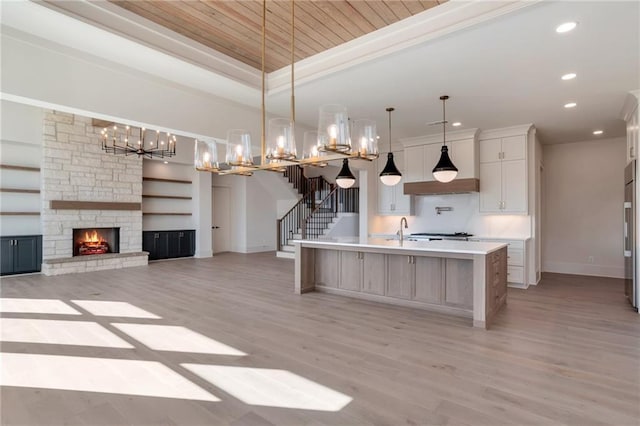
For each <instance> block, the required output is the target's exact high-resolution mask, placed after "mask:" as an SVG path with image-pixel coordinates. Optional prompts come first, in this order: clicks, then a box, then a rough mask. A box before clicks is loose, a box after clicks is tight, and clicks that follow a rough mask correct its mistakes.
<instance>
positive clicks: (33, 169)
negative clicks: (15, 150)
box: [0, 164, 40, 172]
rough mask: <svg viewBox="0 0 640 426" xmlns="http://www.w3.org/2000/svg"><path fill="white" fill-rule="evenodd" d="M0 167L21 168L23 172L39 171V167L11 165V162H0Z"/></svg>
mask: <svg viewBox="0 0 640 426" xmlns="http://www.w3.org/2000/svg"><path fill="white" fill-rule="evenodd" d="M0 169H5V170H21V171H23V172H39V171H40V167H28V166H13V165H11V164H0Z"/></svg>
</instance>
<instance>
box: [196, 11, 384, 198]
mask: <svg viewBox="0 0 640 426" xmlns="http://www.w3.org/2000/svg"><path fill="white" fill-rule="evenodd" d="M266 15H267V3H266V0H263V2H262V87H261V89H262V105H261V112H262V123H261V125H262V126H261V127H262V134H261V144H260V146H261V161H260V164H255V163H254V162H253V157H252V155H251V135H250V133H249V132H248V131H246V130H241V129H236V130H231V131H229V133H228V135H227V142H226V156H225V162H220V160H219V158H218V150H217V148H216V144H215V142H207V141H202V140H196V144H195V166H196V169H197V170H200V171H208V172H212V173H216V174H218V175H244V176H251V175H252V174H253V172H255V171H260V170H268V171H276V172H282V171H284V170H285V168H286V166H293V165H300V166H318V167H324V166H326V165H327V164H328V162H331V161H343V168H342V171H341V172H340V174H339V177H340V178H341V177H343V176H342V175H345V176H347V174H345V173H346V172H347V171H348V175H350V176H348V177H347V180H345V182H346V181H348V180H350V177H351V176H352V175H351V172H350V171H349V170H348V168H349V165H348V160H349V159H360V160H367V161H372V160H374V159H376V158H378V135H377V132H376V124H375V122H374V121H372V120H364V119H363V120H355V122H354V123H353V129H352V126H351V122H350V120H349V117H348V114H347V109H346V107H344V106H341V105H323V106H321V107H320V114H319V119H318V130H317V132H306V133H305V138H304V146H303V152H302V155H301V156H298V155H297V151H296V143H295V131H294V130H295V96H294V69H295V66H294V65H295V60H294V50H295V39H294V34H295V2H294V0H291V114H290V117H289V118H274V119H271V120H269V126H268V131H267V125H266V120H265V116H266V111H265V86H266V85H265V52H266V50H265V42H266ZM352 133H353V137H354V139H353V140H355V141H356V146H355V147H354V146H352V137H351V136H352ZM341 180H342V179H339V181H341ZM353 180H354V181H355V178H354V179H353ZM350 183H351V184H353V183H352V182H350ZM339 185H340V183H339ZM340 186H342V185H340Z"/></svg>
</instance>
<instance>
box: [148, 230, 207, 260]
mask: <svg viewBox="0 0 640 426" xmlns="http://www.w3.org/2000/svg"><path fill="white" fill-rule="evenodd" d="M142 250H144V251H147V252H149V260H158V259H172V258H175V257H188V256H193V255H194V254H195V252H196V231H195V230H192V229H190V230H182V231H143V232H142Z"/></svg>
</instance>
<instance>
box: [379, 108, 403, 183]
mask: <svg viewBox="0 0 640 426" xmlns="http://www.w3.org/2000/svg"><path fill="white" fill-rule="evenodd" d="M394 110H395V108H392V107H389V108H387V112H388V113H389V153H388V154H387V164H386V166H384V169H383V170H382V171H381V172H380V181H381V182H382V183H383V184H385V185H387V186H394V185H397V184H398V182H400V179H402V173H400V170H398V168H397V167H396V164H395V163H394V162H393V152H391V112H392V111H394Z"/></svg>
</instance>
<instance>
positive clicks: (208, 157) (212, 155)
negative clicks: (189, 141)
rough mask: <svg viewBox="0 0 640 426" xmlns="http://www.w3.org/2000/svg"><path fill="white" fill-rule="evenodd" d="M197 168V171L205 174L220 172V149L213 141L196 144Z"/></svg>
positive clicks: (197, 141) (197, 142)
mask: <svg viewBox="0 0 640 426" xmlns="http://www.w3.org/2000/svg"><path fill="white" fill-rule="evenodd" d="M194 161H195V166H196V170H198V171H203V172H213V171H217V170H220V166H219V164H218V149H217V146H216V143H215V142H213V141H199V140H197V139H196V142H195V160H194Z"/></svg>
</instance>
